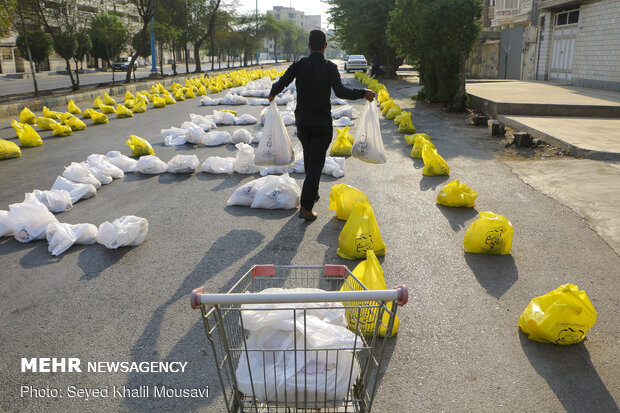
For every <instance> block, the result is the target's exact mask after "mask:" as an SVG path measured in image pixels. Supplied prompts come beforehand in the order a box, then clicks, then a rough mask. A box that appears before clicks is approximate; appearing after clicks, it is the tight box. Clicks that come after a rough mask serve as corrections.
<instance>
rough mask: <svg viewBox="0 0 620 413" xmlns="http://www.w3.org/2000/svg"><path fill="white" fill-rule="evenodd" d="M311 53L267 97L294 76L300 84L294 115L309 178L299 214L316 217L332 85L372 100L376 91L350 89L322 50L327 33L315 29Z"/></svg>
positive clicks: (351, 96)
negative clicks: (313, 209) (343, 82)
mask: <svg viewBox="0 0 620 413" xmlns="http://www.w3.org/2000/svg"><path fill="white" fill-rule="evenodd" d="M308 48H309V49H310V56H308V57H304V58H303V59H301V60H299V61H297V62H295V63H293V64H292V65H290V66H289V68H288V69H287V70H286V73H284V75H283V76H282V77H281V78H280V80H278V81H277V82H276V83H274V85H273V86H272V87H271V92H270V93H269V96H268V97H267V98H268V99H269V101H270V102H271V101H273V99H274V98H275V96H276V95H277V94H278V93H280V92H282V90H284V88H285V87H286V86H288V85H289V84H290V83H291V82H292V81H293V79H296V83H295V84H296V86H297V108H296V109H295V119H296V124H297V137H298V138H299V141H300V142H301V146H302V147H303V150H304V169H305V172H306V179H305V180H304V184H303V187H302V190H301V208H300V209H299V217H300V218H303V219H305V220H308V221H312V220H315V219H316V218H317V213H316V212H314V211H312V208H313V207H314V203H315V202H316V201H318V199H319V182H320V179H321V172H322V171H323V166H324V165H325V157H326V155H327V148H328V147H329V144H330V143H331V140H332V134H333V130H332V116H331V102H330V96H331V89H334V93H335V94H336V96H338V97H339V98H341V99H361V98H363V97H365V98H366V99H368V100H369V101H370V102H372V100H373V99H374V97H375V93H374V92H373V91H372V90H369V89H350V88H347V87H345V86H344V85H343V84H342V80H341V79H340V73H339V72H338V66H336V64H335V63H333V62H331V61H329V60H326V59H325V56H323V53H324V52H325V49H326V48H327V40H326V38H325V33H323V32H322V31H320V30H312V31H311V32H310V38H309V42H308Z"/></svg>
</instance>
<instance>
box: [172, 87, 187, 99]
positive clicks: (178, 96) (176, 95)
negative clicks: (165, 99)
mask: <svg viewBox="0 0 620 413" xmlns="http://www.w3.org/2000/svg"><path fill="white" fill-rule="evenodd" d="M174 100H176V101H177V102H182V101H184V100H185V96H184V95H183V91H182V90H181V89H177V91H176V92H175V93H174Z"/></svg>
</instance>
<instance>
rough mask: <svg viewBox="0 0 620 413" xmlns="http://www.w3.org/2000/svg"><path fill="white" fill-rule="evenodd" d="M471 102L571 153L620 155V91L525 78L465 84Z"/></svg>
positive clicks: (615, 157)
mask: <svg viewBox="0 0 620 413" xmlns="http://www.w3.org/2000/svg"><path fill="white" fill-rule="evenodd" d="M467 93H468V94H469V96H470V102H471V106H472V107H473V108H475V109H477V110H479V111H481V112H483V113H485V114H487V115H489V116H491V117H492V118H496V119H498V120H499V121H500V122H502V123H503V124H505V125H507V126H510V127H512V128H515V129H518V130H521V131H524V132H528V133H530V134H531V135H532V136H534V137H535V138H539V139H542V140H544V141H546V142H548V143H551V144H553V145H556V146H559V147H561V148H563V149H565V150H567V151H568V152H570V153H571V154H573V155H574V156H577V157H583V158H589V159H595V160H606V161H614V162H615V161H620V93H619V92H612V91H606V90H597V89H588V88H582V87H575V86H567V85H560V84H551V83H548V82H526V81H516V80H515V81H501V82H498V81H494V80H489V81H475V82H470V83H468V84H467Z"/></svg>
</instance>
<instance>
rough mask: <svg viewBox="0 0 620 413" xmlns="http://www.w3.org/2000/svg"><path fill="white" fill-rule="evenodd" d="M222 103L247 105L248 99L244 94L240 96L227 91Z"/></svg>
mask: <svg viewBox="0 0 620 413" xmlns="http://www.w3.org/2000/svg"><path fill="white" fill-rule="evenodd" d="M221 104H222V105H247V104H248V100H247V99H246V98H244V97H243V96H239V95H236V94H232V93H227V94H226V95H224V97H223V98H222V103H221Z"/></svg>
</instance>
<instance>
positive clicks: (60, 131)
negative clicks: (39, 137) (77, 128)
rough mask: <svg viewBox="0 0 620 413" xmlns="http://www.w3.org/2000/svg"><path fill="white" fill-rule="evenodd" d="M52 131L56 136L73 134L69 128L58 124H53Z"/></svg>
mask: <svg viewBox="0 0 620 413" xmlns="http://www.w3.org/2000/svg"><path fill="white" fill-rule="evenodd" d="M52 130H53V131H54V132H53V133H52V134H53V135H54V136H69V135H71V134H72V133H73V131H72V130H71V128H70V127H69V126H67V125H62V124H60V123H58V122H56V123H54V124H52Z"/></svg>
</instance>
